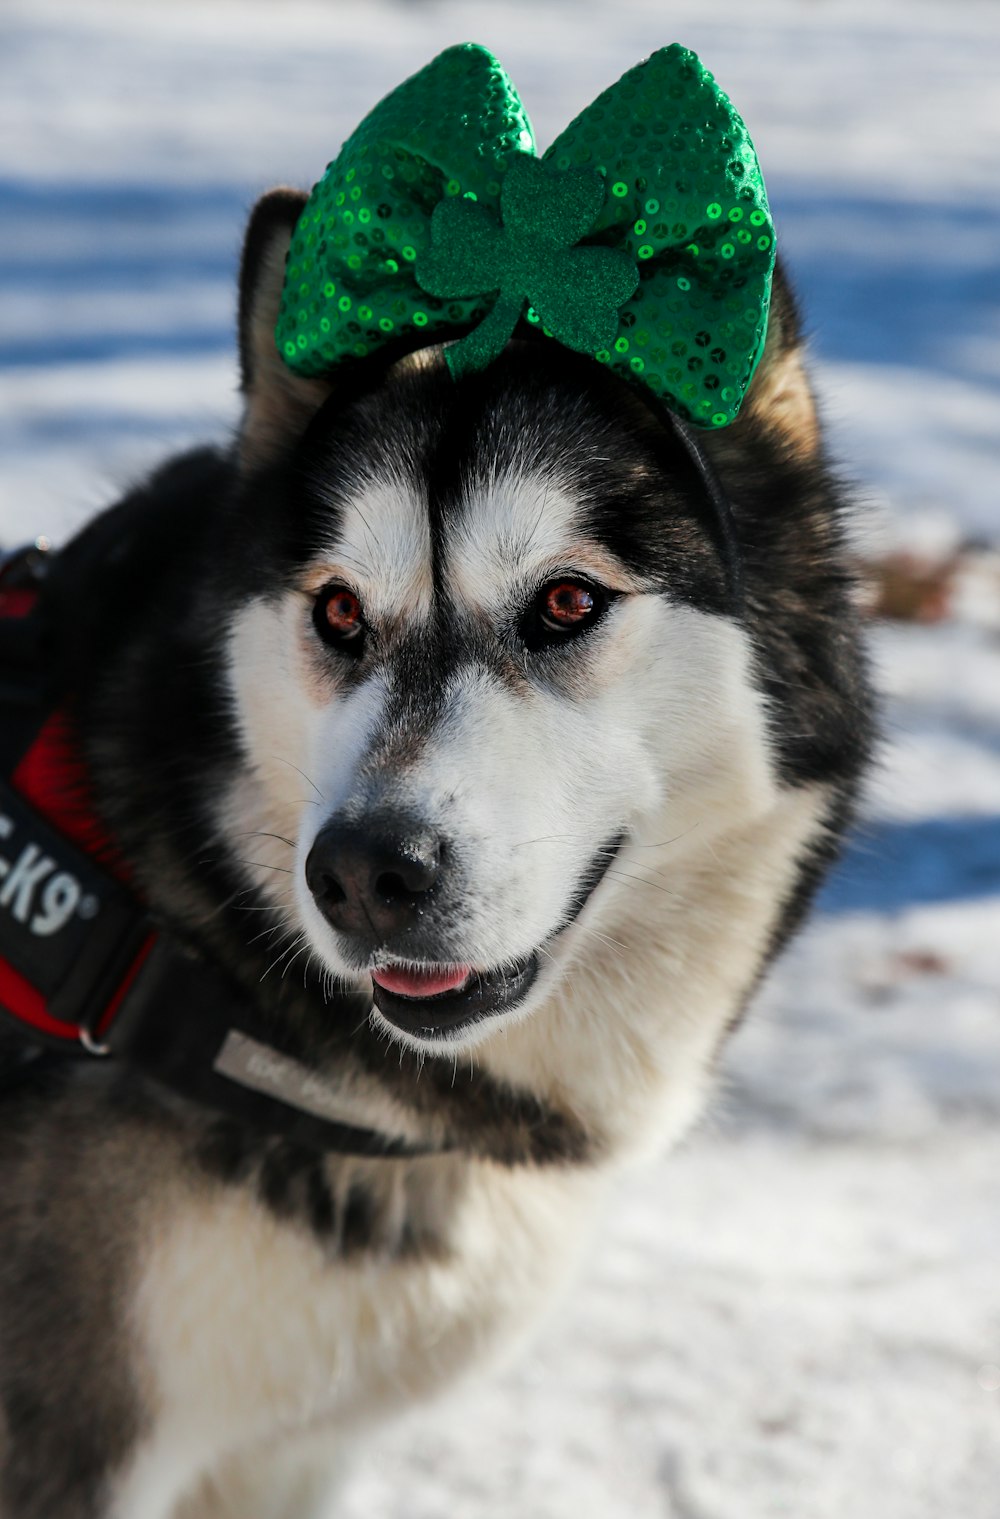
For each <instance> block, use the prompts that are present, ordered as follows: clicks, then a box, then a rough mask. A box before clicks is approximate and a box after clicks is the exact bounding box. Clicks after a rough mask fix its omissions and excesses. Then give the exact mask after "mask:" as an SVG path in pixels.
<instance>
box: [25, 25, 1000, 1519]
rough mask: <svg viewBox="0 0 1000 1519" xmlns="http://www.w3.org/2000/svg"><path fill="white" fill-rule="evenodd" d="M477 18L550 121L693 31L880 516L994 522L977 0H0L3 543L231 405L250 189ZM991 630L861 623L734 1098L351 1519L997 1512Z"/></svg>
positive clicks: (914, 531)
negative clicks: (797, 892) (811, 837)
mask: <svg viewBox="0 0 1000 1519" xmlns="http://www.w3.org/2000/svg"><path fill="white" fill-rule="evenodd" d="M469 36H472V37H476V38H477V39H478V40H480V41H483V42H485V43H486V44H487V45H489V46H491V47H493V48H494V50H495V51H497V52H498V53H499V54H500V56H501V57H503V59H504V61H505V62H506V63H507V65H508V67H509V68H510V70H511V72H512V73H513V75H514V77H515V79H516V80H517V81H518V84H519V87H520V88H521V90H522V93H523V94H524V96H525V98H526V100H527V102H528V105H529V109H530V110H531V111H532V115H533V119H534V122H535V126H536V129H537V132H538V135H539V138H540V140H541V142H542V143H543V144H544V143H545V142H547V141H549V140H550V139H551V137H552V136H553V135H554V134H555V133H556V131H558V129H559V128H560V126H562V125H563V124H564V123H565V122H566V121H568V120H569V119H570V117H571V116H572V115H573V114H574V113H575V112H576V111H577V110H579V109H580V108H581V107H582V106H583V105H584V104H585V103H586V102H587V101H588V100H589V99H592V98H593V96H594V95H595V94H596V93H597V92H598V91H599V90H600V89H601V88H603V87H604V86H605V85H606V84H608V83H609V82H610V81H611V80H612V79H614V78H615V77H617V75H618V74H619V73H620V72H622V71H623V70H624V69H625V68H627V67H628V66H630V65H631V64H632V63H634V62H635V61H636V60H637V59H638V58H639V57H640V56H642V55H643V54H644V53H645V52H648V51H649V50H650V49H651V48H653V47H655V46H658V45H661V44H662V43H664V42H668V41H672V40H681V41H684V42H686V43H688V44H689V45H691V46H694V47H695V48H696V49H697V50H698V51H699V52H700V53H701V55H702V57H703V58H704V59H705V61H706V62H707V63H708V65H709V66H710V67H711V68H712V69H713V70H714V71H715V72H716V74H717V75H718V77H719V79H720V80H721V82H722V83H723V85H724V87H725V88H726V89H728V90H729V91H730V93H731V94H732V95H733V97H734V99H735V100H737V101H738V103H739V105H740V107H741V109H742V110H743V113H744V114H745V116H746V117H747V119H748V121H749V123H750V126H751V130H752V131H753V134H754V137H755V140H756V141H757V144H758V147H759V150H760V153H761V157H762V160H763V163H764V166H765V171H766V173H767V177H768V184H769V188H770V191H771V198H772V202H773V205H774V209H775V214H776V217H777V220H778V224H779V232H780V235H781V238H782V244H783V247H784V250H785V253H786V255H787V257H788V259H789V261H790V263H791V267H792V269H793V272H794V274H795V276H796V280H797V284H798V287H799V289H800V293H801V295H802V298H803V303H804V306H805V309H806V312H807V315H808V319H809V323H810V327H811V331H812V333H813V353H814V364H815V372H816V377H817V381H818V384H819V386H820V390H821V394H822V397H823V401H824V409H825V411H826V413H827V416H828V418H829V420H830V422H831V425H832V428H833V434H834V438H835V444H836V449H837V451H838V453H839V454H840V456H841V457H842V458H843V460H844V461H845V464H846V467H847V468H848V470H849V471H850V473H851V475H852V477H853V478H855V479H856V480H857V481H858V482H859V494H860V499H861V502H862V510H861V516H860V521H859V528H858V533H859V542H861V543H863V544H865V545H866V546H867V547H869V548H873V547H878V546H893V545H895V546H898V545H909V546H913V545H917V546H920V547H922V548H923V549H924V550H927V549H928V547H930V549H932V550H933V551H935V552H944V551H947V550H949V549H951V548H953V547H955V546H957V545H959V544H961V543H962V542H963V541H964V540H967V539H970V538H977V539H981V540H987V541H992V542H994V543H996V542H997V541H998V540H1000V527H998V516H997V502H996V485H995V479H996V468H995V462H994V461H995V458H996V446H997V443H996V439H997V431H998V421H1000V284H998V281H997V277H996V274H997V249H998V247H1000V193H998V192H1000V91H998V89H997V78H998V64H1000V9H998V8H997V7H995V6H992V5H989V4H987V3H985V0H979V3H977V0H964V3H952V4H950V5H948V6H940V5H936V4H929V3H921V0H883V3H873V0H866V3H861V0H844V3H839V0H827V3H825V4H819V3H805V0H800V3H795V0H755V4H754V5H753V6H752V8H751V7H749V6H747V5H746V4H745V3H744V4H739V3H737V0H719V3H716V4H715V5H713V6H711V7H708V6H706V5H704V4H703V3H695V0H676V3H675V4H673V5H672V6H671V7H670V9H669V14H665V12H664V7H663V6H662V4H661V3H659V0H655V3H654V0H618V3H617V4H616V5H615V6H613V7H604V8H602V7H601V6H599V5H598V4H597V0H573V3H570V0H533V3H532V4H530V5H528V4H526V3H519V0H497V3H494V4H491V5H490V6H489V7H477V6H475V5H473V4H472V3H470V0H439V3H435V4H430V3H419V0H409V3H406V0H397V3H394V4H393V3H389V0H372V3H364V4H363V3H360V0H341V3H339V4H338V5H336V6H329V5H319V4H308V3H304V0H291V3H287V4H283V5H281V6H275V5H271V4H268V3H266V0H254V3H237V0H200V3H198V4H194V3H192V0H172V3H169V4H168V3H166V0H146V3H143V4H142V5H128V4H124V3H110V0H105V3H98V0H76V3H72V4H70V3H68V0H67V3H63V4H57V3H53V0H6V3H5V4H4V5H3V7H2V8H0V541H2V540H6V541H12V540H16V539H19V538H23V537H25V536H27V535H29V534H31V533H34V532H36V531H39V530H42V529H45V530H47V531H49V532H50V533H51V534H53V536H55V537H57V538H59V537H61V536H65V534H66V533H67V532H69V531H70V530H71V529H72V528H73V527H74V526H75V525H77V524H78V523H79V522H81V521H83V520H84V519H85V518H86V516H87V515H88V514H89V513H90V512H92V511H93V510H94V509H95V508H96V507H97V506H99V505H100V504H101V503H102V502H104V501H106V500H108V499H111V497H112V496H113V494H114V492H115V491H116V490H118V489H119V488H120V487H121V486H122V485H123V484H126V483H127V482H128V481H129V480H131V479H133V478H134V477H135V476H136V475H137V474H138V473H140V472H141V471H142V470H143V469H144V468H146V467H147V466H148V465H149V464H151V463H152V462H154V461H155V460H156V459H157V458H159V457H162V455H163V454H164V453H165V452H167V451H168V450H169V449H171V448H173V447H176V446H177V445H178V444H182V443H186V442H189V441H191V440H194V439H202V438H205V437H212V436H220V435H221V434H223V433H224V432H225V430H226V428H228V427H229V426H230V425H231V424H232V421H233V418H234V417H235V413H236V396H235V373H234V367H233V353H232V332H233V283H232V282H233V275H234V271H235V266H236V260H237V257H238V251H239V241H240V235H241V226H242V222H243V220H244V217H245V215H246V211H247V209H248V208H249V206H250V204H251V203H252V201H253V199H254V197H255V196H256V195H257V194H258V193H259V192H260V191H261V190H262V189H264V188H265V187H266V186H268V185H269V184H271V183H279V182H281V181H285V182H291V183H301V184H304V185H308V184H309V183H311V181H312V180H313V179H315V177H316V176H317V174H318V173H319V172H320V170H321V169H322V167H323V165H324V164H325V163H326V161H327V159H328V158H329V157H330V156H331V155H332V154H333V153H334V152H335V151H336V149H337V147H338V146H339V143H340V141H341V139H342V138H343V136H344V135H345V134H346V133H347V131H348V130H349V129H350V128H351V127H352V126H353V125H354V124H355V123H356V122H357V120H358V119H359V118H360V116H361V115H362V114H363V112H364V111H365V110H366V109H368V108H369V107H370V105H371V104H372V103H373V102H374V101H375V100H376V99H377V98H378V96H379V95H380V94H381V93H382V92H383V91H384V90H385V89H387V88H388V87H390V86H391V85H392V84H393V83H395V82H397V81H398V80H399V79H400V78H402V77H403V76H404V75H405V74H406V73H407V72H409V71H410V70H412V68H413V67H414V66H416V65H417V64H419V63H420V62H422V61H424V60H425V59H427V58H429V57H430V56H432V54H433V53H434V52H435V51H437V50H438V49H439V48H440V47H442V46H445V45H447V44H448V43H450V42H454V41H458V40H462V39H464V38H466V37H469ZM993 585H994V587H995V586H996V581H994V582H993ZM977 596H978V600H977ZM991 598H992V599H991ZM998 633H1000V617H998V610H997V602H996V597H995V595H994V593H993V592H991V591H989V590H987V591H986V592H983V591H982V590H980V591H979V592H977V594H976V595H975V596H974V595H971V594H970V595H969V596H966V597H965V598H964V600H963V599H962V598H956V601H955V605H954V610H953V613H952V615H951V616H950V617H949V618H948V619H947V620H945V621H944V622H941V623H938V624H934V625H928V626H921V625H919V624H884V625H879V626H876V627H875V628H874V629H873V632H872V642H873V654H874V659H875V665H876V670H877V675H878V680H879V685H880V688H881V690H882V691H883V693H884V700H885V742H884V745H883V750H882V758H881V764H880V768H879V771H878V772H877V774H876V775H875V776H874V777H873V779H872V782H871V785H870V788H869V794H868V799H867V803H866V807H865V815H864V819H863V825H862V828H861V830H860V831H859V834H858V837H857V840H856V841H855V843H854V844H853V845H852V847H851V849H850V850H849V851H848V854H847V856H846V858H845V861H844V863H843V865H842V866H841V868H840V869H839V871H838V873H837V875H836V877H835V878H834V880H832V881H831V882H830V884H829V885H828V886H827V888H826V889H825V891H824V893H823V897H822V900H821V903H820V910H819V911H818V913H817V914H816V916H815V917H814V918H813V920H812V922H811V924H810V926H809V927H808V929H807V930H806V931H805V933H804V934H803V935H802V936H801V937H800V938H799V939H798V940H797V941H796V943H795V944H794V945H793V946H792V948H791V949H790V951H789V952H788V953H787V954H786V955H785V957H784V958H783V960H782V962H781V964H780V965H779V967H778V968H777V970H776V972H775V973H774V974H773V975H772V976H771V978H770V979H769V981H768V983H767V984H766V986H765V988H764V989H763V991H762V992H761V994H760V996H759V997H758V999H757V1003H756V1006H755V1008H754V1010H753V1012H752V1015H751V1016H750V1017H749V1018H748V1019H747V1021H746V1022H745V1024H744V1025H743V1027H742V1028H741V1030H740V1032H739V1033H738V1034H737V1036H736V1037H735V1038H734V1039H733V1041H732V1042H731V1045H730V1047H729V1050H728V1052H727V1056H726V1060H725V1063H724V1071H723V1080H722V1083H721V1086H720V1091H719V1095H718V1098H717V1100H716V1102H715V1104H714V1105H713V1108H712V1111H711V1113H710V1115H709V1117H708V1119H707V1120H706V1122H705V1123H704V1124H703V1125H702V1126H701V1128H700V1129H699V1130H698V1132H697V1133H696V1134H695V1135H693V1136H692V1137H691V1138H690V1140H689V1141H688V1142H687V1143H686V1145H685V1146H684V1147H683V1149H682V1150H681V1152H680V1153H678V1154H675V1155H673V1156H671V1157H669V1158H667V1159H665V1160H664V1161H663V1162H662V1164H660V1165H657V1166H654V1167H652V1168H651V1169H648V1170H646V1171H644V1172H642V1173H640V1174H637V1175H634V1176H629V1177H628V1178H625V1179H623V1180H622V1182H621V1183H620V1185H619V1186H618V1188H617V1189H616V1194H615V1197H614V1200H613V1204H612V1206H611V1207H610V1209H609V1213H608V1217H607V1219H606V1221H605V1222H604V1224H603V1225H602V1227H601V1229H600V1231H599V1233H598V1237H597V1239H596V1241H595V1245H594V1249H593V1251H592V1252H591V1254H590V1255H589V1257H588V1259H587V1262H586V1264H585V1266H584V1268H583V1270H582V1273H581V1276H580V1280H579V1281H578V1282H577V1283H576V1284H575V1286H574V1287H573V1289H572V1290H571V1291H570V1292H569V1293H568V1294H567V1296H566V1299H565V1301H564V1303H563V1304H562V1306H561V1307H560V1309H559V1310H558V1311H557V1313H556V1314H555V1315H554V1316H553V1318H552V1319H551V1320H550V1322H549V1323H548V1325H547V1326H546V1327H545V1329H544V1330H543V1332H542V1334H541V1336H540V1337H539V1338H538V1340H537V1341H536V1342H535V1345H534V1348H533V1349H532V1351H531V1352H530V1354H529V1355H528V1356H527V1357H523V1358H522V1359H521V1360H520V1362H519V1363H518V1364H516V1365H515V1366H513V1367H511V1368H509V1369H507V1370H506V1371H502V1372H500V1373H499V1374H496V1375H494V1376H493V1377H491V1378H489V1379H485V1380H483V1381H481V1382H478V1383H475V1384H473V1385H471V1386H470V1387H468V1388H466V1389H463V1390H462V1392H461V1394H460V1395H457V1396H455V1397H453V1398H452V1399H451V1400H449V1401H447V1402H446V1403H444V1404H442V1405H439V1406H438V1407H436V1408H434V1409H430V1410H425V1411H423V1412H421V1413H418V1414H416V1415H414V1416H413V1417H412V1418H411V1419H410V1420H408V1421H406V1422H405V1423H404V1424H402V1425H401V1426H400V1428H399V1429H398V1430H397V1431H396V1432H395V1433H394V1435H393V1436H392V1438H390V1439H388V1440H387V1441H386V1442H385V1443H384V1448H383V1449H382V1450H380V1451H379V1453H378V1457H377V1460H375V1461H374V1462H369V1463H367V1464H366V1463H364V1462H362V1463H361V1464H360V1466H359V1469H358V1471H357V1473H356V1474H355V1476H354V1477H353V1478H352V1479H351V1481H350V1482H349V1484H348V1486H347V1488H346V1489H345V1492H344V1495H343V1502H342V1505H341V1507H340V1509H339V1510H338V1512H339V1513H340V1514H341V1516H342V1519H367V1516H368V1515H370V1514H372V1513H377V1514H379V1515H380V1516H384V1519H403V1516H404V1515H405V1516H406V1519H440V1516H441V1515H443V1514H445V1513H450V1514H458V1515H461V1516H462V1519H494V1516H496V1519H499V1516H501V1515H502V1516H504V1519H507V1516H509V1515H510V1514H511V1513H513V1512H519V1513H526V1514H529V1515H530V1516H531V1519H563V1516H567V1519H568V1516H570V1515H572V1516H574V1519H591V1516H593V1519H614V1516H618V1515H623V1514H626V1513H627V1514H629V1515H631V1516H634V1519H654V1516H657V1519H659V1516H667V1519H778V1516H784V1515H788V1516H790V1519H791V1516H794V1519H843V1516H844V1515H846V1514H851V1515H858V1516H860V1519H868V1516H875V1515H877V1516H878V1519H940V1516H942V1515H944V1514H948V1515H951V1514H955V1515H962V1516H963V1519H995V1516H996V1514H997V1511H998V1502H1000V1500H998V1496H997V1494H998V1491H1000V1282H998V1275H1000V1273H998V1261H1000V1206H998V1204H1000V1019H998V1013H1000V952H998V945H1000V643H998Z"/></svg>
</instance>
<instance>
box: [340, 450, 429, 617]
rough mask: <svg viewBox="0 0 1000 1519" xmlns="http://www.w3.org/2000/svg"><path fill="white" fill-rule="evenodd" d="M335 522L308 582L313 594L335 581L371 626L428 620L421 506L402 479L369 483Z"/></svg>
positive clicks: (426, 558)
mask: <svg viewBox="0 0 1000 1519" xmlns="http://www.w3.org/2000/svg"><path fill="white" fill-rule="evenodd" d="M338 516H339V518H340V521H339V523H338V528H337V531H336V533H334V534H332V535H331V538H330V541H329V546H328V550H327V551H326V553H325V554H324V556H323V557H324V559H325V560H328V563H322V562H321V563H320V564H318V565H317V566H315V567H314V571H313V573H312V575H311V577H310V578H311V580H312V581H313V582H314V583H315V581H316V580H317V577H322V579H321V580H320V581H319V584H315V589H317V590H318V589H319V588H320V585H322V584H323V583H325V582H326V581H329V580H332V579H340V578H341V577H342V578H343V579H344V580H345V581H346V582H347V584H348V585H350V586H351V587H352V588H356V589H357V591H358V592H359V593H360V594H361V597H362V601H363V603H364V606H365V609H366V613H367V615H368V617H369V618H370V619H371V621H372V622H373V623H376V624H385V623H387V622H389V623H391V622H394V621H396V620H397V619H401V618H404V619H405V620H406V621H407V622H409V623H410V624H411V625H412V626H414V627H416V626H419V625H420V623H422V622H425V621H426V620H427V618H428V617H429V616H430V613H431V608H432V604H433V597H434V577H433V575H432V573H431V534H430V519H429V518H428V515H427V505H426V502H425V500H424V499H423V498H422V496H421V494H420V492H419V491H418V490H417V488H416V487H415V486H414V484H413V483H412V482H411V481H409V480H407V479H405V478H402V477H399V478H394V479H390V480H372V481H371V482H370V483H368V484H367V485H366V486H365V487H364V488H363V489H362V490H361V491H359V493H358V494H357V495H356V496H355V497H354V498H353V499H352V500H350V501H349V502H348V503H347V505H346V507H344V508H343V509H342V510H341V511H340V512H339V513H338Z"/></svg>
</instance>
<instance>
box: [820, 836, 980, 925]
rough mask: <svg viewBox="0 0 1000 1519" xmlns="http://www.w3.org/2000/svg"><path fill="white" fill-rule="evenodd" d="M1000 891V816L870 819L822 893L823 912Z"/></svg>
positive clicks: (886, 908)
mask: <svg viewBox="0 0 1000 1519" xmlns="http://www.w3.org/2000/svg"><path fill="white" fill-rule="evenodd" d="M993 896H995V897H997V898H1000V817H954V818H922V819H920V820H919V821H917V822H912V823H869V824H867V825H866V827H865V828H864V829H863V830H862V831H859V832H858V833H857V834H855V835H854V836H853V837H852V838H851V840H850V841H849V843H848V845H847V849H846V851H845V853H844V856H843V858H842V859H841V861H840V863H839V864H838V865H837V867H836V869H835V870H834V872H833V875H832V876H831V877H830V880H829V881H828V882H827V884H826V886H824V888H823V890H822V891H821V892H820V894H819V897H818V899H817V903H816V905H817V907H818V909H819V911H820V912H825V913H831V914H838V913H848V912H897V911H900V910H901V909H903V908H906V907H918V906H921V905H924V904H927V903H931V902H960V901H970V900H973V899H976V898H982V897H993Z"/></svg>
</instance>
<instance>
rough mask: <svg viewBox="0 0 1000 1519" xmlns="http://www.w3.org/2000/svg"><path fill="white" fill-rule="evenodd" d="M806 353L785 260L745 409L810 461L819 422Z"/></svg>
mask: <svg viewBox="0 0 1000 1519" xmlns="http://www.w3.org/2000/svg"><path fill="white" fill-rule="evenodd" d="M802 349H803V339H802V325H801V321H800V318H799V313H798V307H797V306H796V303H795V296H794V295H793V293H792V289H791V286H790V285H789V283H788V278H787V276H786V274H785V271H784V269H783V268H782V266H781V263H780V261H779V263H778V264H777V265H776V267H775V270H774V283H773V285H772V289H771V310H770V314H769V316H768V323H767V342H766V343H765V345H764V352H763V354H762V355H761V360H760V363H759V364H758V366H757V373H756V374H755V375H754V378H753V383H752V385H751V386H750V390H749V392H748V394H747V399H746V403H745V405H744V408H743V410H744V411H745V412H746V414H747V417H748V420H749V419H751V418H752V419H753V420H754V421H756V422H758V423H760V424H762V425H763V426H764V427H766V428H767V429H768V430H769V431H773V432H776V433H778V434H779V436H780V437H781V438H782V440H783V442H784V443H785V445H786V447H788V448H789V449H790V450H791V452H792V453H793V454H796V455H798V456H799V457H800V458H803V459H808V458H812V457H813V456H814V455H815V454H816V453H817V451H818V449H819V422H818V419H817V416H816V402H815V399H814V397H813V393H812V387H811V386H810V384H809V377H808V375H807V374H806V370H805V365H804V364H803V362H802Z"/></svg>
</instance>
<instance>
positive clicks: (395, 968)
mask: <svg viewBox="0 0 1000 1519" xmlns="http://www.w3.org/2000/svg"><path fill="white" fill-rule="evenodd" d="M471 971H472V967H471V966H469V965H440V966H437V965H435V966H428V968H427V970H404V969H403V967H402V966H400V965H386V966H383V967H382V969H381V970H373V971H372V980H373V981H374V982H376V983H377V984H378V985H379V986H381V987H382V988H383V989H384V990H385V991H387V992H394V993H395V994H396V996H397V997H439V996H440V995H441V993H442V992H456V991H458V989H459V988H460V987H462V986H464V985H465V983H466V981H468V979H469V976H470V974H471Z"/></svg>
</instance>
